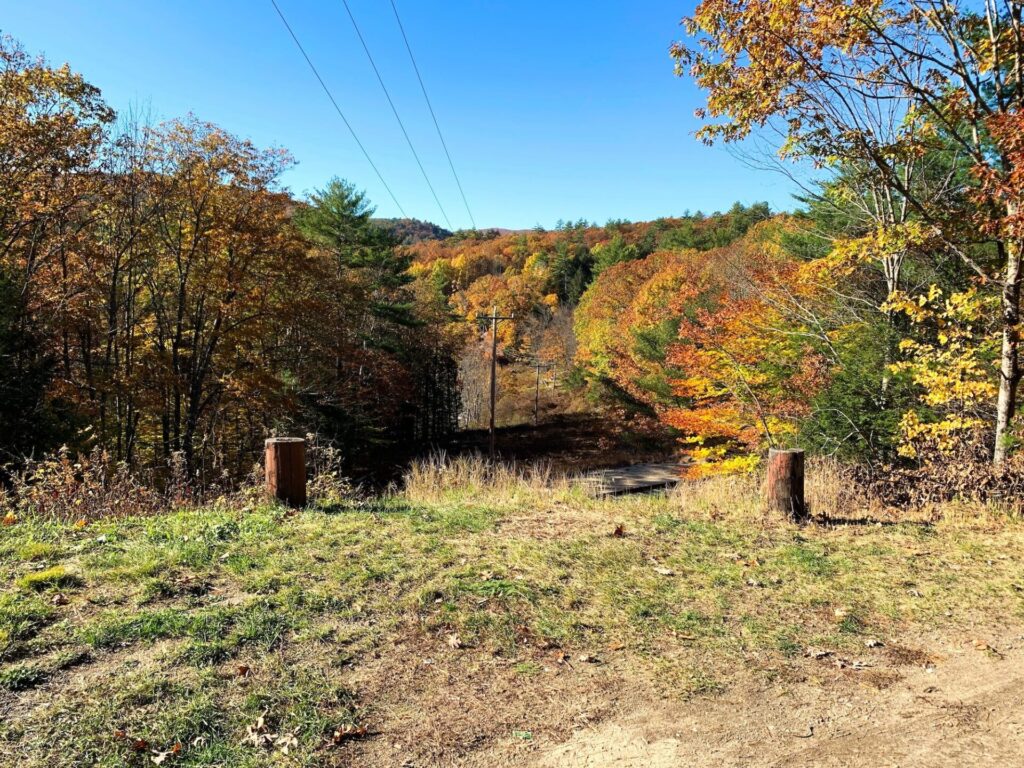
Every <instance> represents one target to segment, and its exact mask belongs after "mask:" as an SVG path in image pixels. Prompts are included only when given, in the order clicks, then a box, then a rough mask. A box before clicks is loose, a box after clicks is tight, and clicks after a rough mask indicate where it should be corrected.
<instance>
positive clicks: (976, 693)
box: [339, 631, 1024, 768]
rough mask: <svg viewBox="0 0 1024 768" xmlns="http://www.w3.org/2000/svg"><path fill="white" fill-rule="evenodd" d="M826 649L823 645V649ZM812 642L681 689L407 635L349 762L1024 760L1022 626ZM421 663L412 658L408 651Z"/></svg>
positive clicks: (620, 767)
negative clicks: (684, 696) (742, 676)
mask: <svg viewBox="0 0 1024 768" xmlns="http://www.w3.org/2000/svg"><path fill="white" fill-rule="evenodd" d="M814 655H816V654H814ZM814 655H812V656H811V657H803V658H801V659H798V660H795V661H794V662H793V663H792V665H791V666H789V667H787V668H785V669H783V670H779V671H778V674H777V676H775V677H774V679H771V680H765V679H760V680H755V679H747V680H737V681H735V683H734V684H732V685H730V686H729V688H728V690H727V691H726V692H725V693H722V694H719V695H712V696H699V697H696V698H691V699H689V700H679V699H678V698H675V697H673V696H672V694H671V691H670V690H665V688H664V686H663V685H662V684H660V683H659V681H657V680H654V679H644V677H643V676H641V675H638V674H637V673H636V672H635V670H633V669H631V668H630V667H629V666H627V665H626V664H625V662H626V658H625V657H623V658H622V659H618V658H615V657H614V655H612V656H611V657H609V658H593V659H585V660H584V659H573V658H564V656H563V655H562V654H561V653H559V652H557V651H555V652H550V653H548V654H547V655H546V656H545V655H544V654H543V653H539V654H538V657H537V658H538V659H539V662H537V668H538V671H537V673H536V674H535V675H532V676H529V677H524V676H523V675H522V674H519V673H516V672H515V671H514V670H513V668H512V665H511V664H510V662H508V661H501V660H491V659H486V660H482V659H481V658H480V657H479V655H478V654H475V653H473V652H472V650H466V651H460V650H453V649H451V648H450V647H445V646H444V645H443V644H442V643H441V642H439V643H438V644H437V645H436V646H426V647H422V646H415V645H409V646H401V647H396V649H395V652H394V653H393V654H392V653H389V654H387V658H386V659H384V658H382V659H381V661H380V662H379V663H378V664H376V665H371V666H364V667H362V668H361V669H360V671H359V673H358V680H353V683H355V684H356V685H357V687H359V688H360V689H361V690H363V691H364V692H365V693H366V694H368V697H369V698H370V699H372V700H374V701H375V706H374V710H375V714H376V718H377V727H376V728H375V729H374V735H372V736H371V737H370V738H368V739H366V740H363V741H360V742H354V743H352V744H351V745H349V749H348V750H347V753H346V754H345V755H344V757H342V756H341V755H339V757H342V760H341V762H342V763H343V764H346V765H380V766H386V765H393V766H403V767H408V768H413V767H414V766H467V767H472V768H483V767H484V766H487V767H488V768H499V767H502V766H532V767H535V768H584V767H585V768H612V767H613V766H614V768H675V767H676V766H688V767H690V766H794V767H795V766H843V768H855V767H857V766H863V767H864V768H868V767H869V766H870V767H871V768H877V767H878V766H899V767H900V768H911V767H913V766H921V767H924V766H968V765H970V766H999V767H1000V768H1003V767H1004V766H1015V765H1024V635H1022V634H1021V633H1020V632H1019V631H1018V632H1015V633H1007V634H1003V635H1002V636H1000V637H999V638H982V637H980V636H979V637H977V638H973V637H972V638H954V637H940V636H935V637H929V638H921V639H920V646H919V647H913V648H908V647H886V646H884V645H883V646H882V647H880V648H877V649H875V650H874V652H873V653H871V654H870V655H869V654H868V653H867V652H866V653H865V658H870V659H871V660H870V661H868V662H862V661H860V660H850V659H842V658H837V657H835V656H833V655H831V654H829V655H825V654H824V652H822V655H821V657H820V658H814V657H813V656H814ZM405 662H407V663H405Z"/></svg>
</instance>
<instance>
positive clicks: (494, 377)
mask: <svg viewBox="0 0 1024 768" xmlns="http://www.w3.org/2000/svg"><path fill="white" fill-rule="evenodd" d="M487 319H488V320H490V321H491V422H490V427H489V428H488V437H489V442H490V450H491V461H494V454H495V450H494V408H495V403H496V401H497V399H498V323H499V322H501V321H502V320H514V319H515V315H509V316H508V317H502V316H499V315H498V307H497V306H492V307H491V316H490V317H488V318H487Z"/></svg>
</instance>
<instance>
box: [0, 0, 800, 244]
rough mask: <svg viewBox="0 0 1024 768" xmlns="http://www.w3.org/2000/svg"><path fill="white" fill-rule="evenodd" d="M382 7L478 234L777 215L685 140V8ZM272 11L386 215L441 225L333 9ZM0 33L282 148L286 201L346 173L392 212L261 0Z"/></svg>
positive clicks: (411, 115) (386, 58)
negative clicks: (752, 209)
mask: <svg viewBox="0 0 1024 768" xmlns="http://www.w3.org/2000/svg"><path fill="white" fill-rule="evenodd" d="M396 2H397V4H398V8H399V12H400V13H401V14H402V21H403V22H404V24H405V28H406V32H407V33H408V34H409V37H410V41H411V43H412V46H413V51H414V53H415V54H416V56H417V59H418V63H419V65H420V70H421V72H422V73H423V76H424V79H425V81H426V84H427V88H428V90H429V93H430V96H431V99H432V101H433V104H434V108H435V110H436V112H437V114H438V117H439V119H440V122H441V127H442V129H443V130H444V132H445V138H446V139H447V141H448V145H449V148H450V150H451V152H452V156H453V158H454V160H455V167H456V169H457V170H458V171H459V175H460V177H461V179H462V184H463V187H464V188H465V191H466V195H467V197H468V199H469V204H470V206H471V208H472V210H473V214H474V216H475V218H476V222H477V224H478V226H481V227H509V228H525V227H532V226H534V225H536V224H541V225H543V226H547V227H550V226H552V225H553V224H554V223H555V222H556V221H557V220H558V219H573V220H575V219H579V218H585V219H588V220H591V221H597V222H599V223H603V222H605V221H606V220H607V219H609V218H626V219H631V220H634V221H640V220H646V219H652V218H655V217H658V216H665V215H672V214H679V213H682V212H683V211H685V210H691V211H693V210H698V209H700V210H703V211H705V212H710V211H713V210H718V209H724V208H727V207H728V206H729V205H731V204H732V203H733V202H734V201H736V200H739V201H741V202H744V203H751V202H755V201H758V200H767V201H768V202H769V203H771V205H772V207H773V208H776V209H785V208H791V207H792V198H791V193H792V191H793V187H792V185H791V184H790V183H788V182H787V181H786V180H785V179H784V178H783V177H781V176H779V175H777V174H772V173H767V172H758V171H754V170H751V169H750V168H749V167H747V166H745V165H743V164H742V163H741V162H740V161H739V160H737V159H735V158H734V157H732V156H731V155H730V154H729V153H728V152H727V151H726V150H724V149H722V148H719V147H713V148H708V147H705V146H702V145H701V144H700V143H698V142H697V141H696V140H695V139H694V138H693V132H694V131H695V130H696V128H697V122H696V120H695V119H694V117H693V110H694V108H695V107H697V106H699V104H700V103H701V95H700V93H699V92H698V91H697V89H696V88H694V87H693V85H692V84H691V83H689V82H688V81H686V80H684V79H680V78H677V77H675V76H674V75H673V72H672V61H671V59H670V57H669V55H668V46H669V43H670V42H671V41H672V40H673V39H676V38H678V37H679V36H680V35H681V34H682V29H681V28H680V27H679V20H680V18H681V17H682V16H683V15H684V14H686V13H687V12H689V11H690V10H692V3H687V2H671V0H669V1H664V0H618V1H617V2H613V1H612V0H592V1H590V2H583V1H582V0H571V1H570V0H548V2H537V1H536V0H518V1H513V0H486V1H485V0H475V1H474V0H396ZM278 3H279V4H280V6H281V8H282V10H283V11H284V13H285V15H286V16H287V17H288V20H289V22H290V23H291V25H292V27H293V28H294V29H295V31H296V33H297V34H298V36H299V39H300V40H301V41H302V43H303V45H304V46H305V47H306V50H307V52H308V53H309V54H310V56H311V57H312V59H313V61H314V63H315V64H316V65H317V67H318V68H319V69H320V72H321V74H322V75H323V77H324V79H325V80H326V82H327V83H328V85H329V86H330V87H331V89H332V90H333V92H334V95H335V98H336V99H337V100H338V102H339V104H340V106H341V108H342V109H343V110H344V111H345V113H346V116H347V117H348V118H349V120H350V122H351V123H352V124H353V126H354V127H355V129H356V132H357V133H358V134H359V136H360V138H361V139H362V141H363V143H364V145H365V146H366V147H367V149H368V151H369V153H370V155H371V157H372V158H373V159H374V161H375V162H376V164H377V165H378V167H379V168H380V170H381V172H382V174H383V176H384V178H385V179H386V180H387V182H388V184H389V185H390V186H391V187H392V189H393V190H394V192H395V195H396V197H397V198H398V200H399V202H400V203H401V204H402V207H403V208H404V209H405V211H406V212H407V213H408V214H409V215H411V216H415V217H417V218H422V219H427V220H430V221H434V222H437V223H440V224H442V225H443V224H444V219H443V217H442V215H441V212H440V211H439V210H438V207H437V204H436V203H435V202H434V200H433V198H432V197H431V195H430V192H429V190H428V189H427V186H426V184H425V182H424V180H423V178H422V176H421V175H420V172H419V170H418V168H417V167H416V164H415V161H414V159H413V157H412V155H411V153H410V152H409V148H408V146H407V145H406V144H405V140H404V139H403V137H402V134H401V131H400V129H399V127H398V125H397V124H396V122H395V119H394V116H393V115H392V113H391V111H390V109H389V107H388V106H387V102H386V101H385V99H384V95H383V93H382V92H381V90H380V86H379V85H378V83H377V81H376V79H375V78H374V75H373V72H372V70H371V69H370V65H369V63H368V61H367V60H366V55H365V53H364V52H363V50H362V48H361V47H360V45H359V41H358V39H357V38H356V36H355V32H354V31H353V29H352V26H351V22H350V21H349V19H348V16H347V15H346V13H345V8H344V6H343V5H342V2H341V0H278ZM349 4H350V6H351V8H352V11H353V13H354V14H355V17H356V20H357V21H358V22H359V24H360V27H361V28H362V31H363V34H364V36H365V37H366V39H367V42H368V44H369V46H370V50H371V52H372V53H373V54H374V57H375V58H376V61H377V64H378V66H379V67H380V69H381V73H382V75H383V78H384V81H385V83H386V84H387V86H388V88H389V90H390V91H391V94H392V97H393V98H394V100H395V103H396V104H397V106H398V109H399V112H400V114H401V115H402V118H403V120H404V122H405V124H406V127H407V128H408V129H409V132H410V135H411V136H412V140H413V143H414V144H415V145H416V147H417V149H418V151H419V153H420V156H421V158H422V159H423V161H424V165H425V167H426V169H427V173H428V174H429V175H430V177H431V180H432V181H433V183H434V186H435V188H436V189H437V191H438V194H439V197H440V199H441V202H442V204H443V205H444V207H445V209H446V211H447V213H448V216H449V218H450V219H451V222H452V224H453V226H454V227H456V228H460V227H466V226H468V225H469V218H468V216H467V214H466V210H465V208H464V207H463V205H462V201H461V198H460V197H459V194H458V190H457V188H456V186H455V182H454V180H453V178H452V175H451V172H450V170H449V169H448V164H447V161H446V160H445V157H444V153H443V150H442V148H441V145H440V143H439V141H438V139H437V135H436V133H435V132H434V127H433V123H432V122H431V121H430V117H429V113H428V112H427V109H426V106H425V104H424V101H423V97H422V95H421V93H420V91H419V86H418V84H417V82H416V80H415V75H414V73H413V71H412V68H411V65H410V64H409V60H408V56H407V54H406V52H405V49H404V47H403V44H402V41H401V37H400V33H399V30H398V27H397V25H396V23H395V19H394V15H393V13H392V11H391V5H390V3H389V2H388V0H349ZM0 25H2V30H3V32H5V33H7V34H11V35H13V36H14V37H16V38H18V39H19V40H21V42H22V43H23V44H24V45H25V46H26V48H27V49H28V50H29V51H31V52H33V53H44V54H45V55H46V56H47V57H48V58H49V59H50V60H51V61H53V62H64V61H67V62H69V63H70V64H71V65H72V67H73V68H75V69H76V70H78V71H80V72H82V73H83V74H84V75H85V76H86V77H87V78H88V79H89V80H90V81H91V82H92V83H93V84H94V85H96V86H98V87H100V88H101V89H102V90H103V93H104V96H105V98H106V99H107V101H108V102H109V103H110V104H111V106H113V107H114V108H115V109H118V110H122V109H125V108H126V107H128V106H130V105H132V104H138V105H143V106H145V107H148V108H149V109H150V110H151V111H152V112H153V114H154V115H155V116H156V117H158V118H161V119H163V118H171V117H177V116H181V115H184V114H186V113H188V112H190V111H191V112H193V113H195V114H196V115H197V116H198V117H200V118H202V119H204V120H210V121H212V122H215V123H217V124H219V125H221V126H222V127H224V128H226V129H228V130H230V131H231V132H233V133H235V134H238V135H240V136H243V137H245V138H249V139H251V140H252V141H254V142H255V143H257V144H258V145H261V146H283V147H286V148H288V149H289V150H290V151H291V152H292V153H293V155H294V156H295V158H296V160H297V161H298V165H297V166H296V167H295V168H294V169H292V170H290V171H289V172H288V173H287V175H286V177H285V178H284V179H283V182H284V184H285V185H286V186H287V187H289V188H290V189H291V190H292V192H293V193H295V194H297V195H303V194H304V193H306V192H308V191H311V190H313V189H315V188H317V187H320V186H322V185H323V184H324V183H325V182H326V181H328V180H329V179H330V178H331V177H332V176H342V177H344V178H347V179H349V180H351V181H353V182H354V183H355V184H356V185H357V186H359V187H361V188H364V189H365V190H366V191H367V193H368V194H369V196H370V198H371V199H372V200H373V201H374V202H375V203H376V205H377V207H378V214H379V215H382V216H394V215H398V211H397V210H396V209H395V206H394V204H393V203H392V202H391V200H390V199H389V197H388V195H387V193H386V192H385V191H384V189H383V187H382V186H381V185H380V183H379V181H378V180H377V178H376V176H375V175H374V173H373V171H372V170H371V168H370V167H369V166H368V165H367V163H366V160H365V159H364V158H363V156H362V154H361V153H360V152H359V149H358V147H357V146H356V145H355V143H354V142H353V141H352V138H351V136H350V135H349V134H348V132H347V131H346V129H345V127H344V125H342V123H341V121H340V120H339V118H338V116H337V114H336V113H335V112H334V111H333V108H332V107H331V105H330V102H329V101H328V100H327V97H326V96H325V95H324V94H323V92H322V91H321V90H320V87H319V85H318V84H317V82H316V80H315V79H314V78H313V75H312V74H311V73H310V72H309V70H308V69H307V67H306V64H305V62H304V61H303V60H302V59H301V57H300V54H299V52H298V50H297V49H296V48H295V47H294V43H293V42H292V41H291V39H290V38H289V37H288V35H287V32H286V31H285V29H284V27H283V26H282V25H281V22H280V20H279V19H278V17H277V15H276V13H275V11H274V9H273V6H272V5H271V3H270V0H244V1H243V0H205V1H200V0H176V1H175V2H155V1H153V0H31V2H25V0H16V1H15V0H0Z"/></svg>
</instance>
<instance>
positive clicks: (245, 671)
mask: <svg viewBox="0 0 1024 768" xmlns="http://www.w3.org/2000/svg"><path fill="white" fill-rule="evenodd" d="M251 671H252V670H251V669H249V667H248V666H247V665H245V664H239V665H238V676H239V677H248V676H249V673H250V672H251Z"/></svg>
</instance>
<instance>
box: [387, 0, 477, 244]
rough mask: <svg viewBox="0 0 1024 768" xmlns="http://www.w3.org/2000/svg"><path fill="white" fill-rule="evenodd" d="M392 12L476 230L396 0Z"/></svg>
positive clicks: (392, 3) (392, 1)
mask: <svg viewBox="0 0 1024 768" xmlns="http://www.w3.org/2000/svg"><path fill="white" fill-rule="evenodd" d="M391 10H393V11H394V12H395V21H397V22H398V28H399V29H400V30H401V31H402V39H403V40H404V41H405V50H407V51H408V52H409V60H410V61H411V62H412V68H413V69H414V70H415V71H416V79H417V80H419V81H420V90H422V91H423V98H424V100H425V101H426V102H427V109H429V110H430V117H431V118H433V120H434V127H435V128H436V129H437V137H438V138H439V139H440V140H441V146H442V147H444V154H445V157H447V158H448V166H449V167H450V168H451V169H452V176H454V177H455V183H456V184H457V185H458V187H459V194H460V195H462V202H463V204H464V205H465V206H466V213H468V214H469V220H470V221H471V222H472V223H473V229H476V219H474V218H473V212H472V211H471V210H470V209H469V201H468V200H467V199H466V193H465V192H464V191H463V190H462V182H461V181H460V180H459V174H458V173H456V172H455V163H454V162H453V161H452V155H451V153H450V152H449V151H448V143H447V142H446V141H445V140H444V134H443V133H441V125H440V123H438V121H437V115H436V114H434V105H433V104H431V103H430V97H429V96H428V95H427V86H426V85H424V83H423V76H422V75H421V74H420V68H419V66H418V65H417V64H416V57H415V56H413V54H412V46H411V45H410V44H409V37H408V35H406V34H405V26H404V25H403V24H402V18H401V17H400V16H399V15H398V6H396V5H395V0H391Z"/></svg>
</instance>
